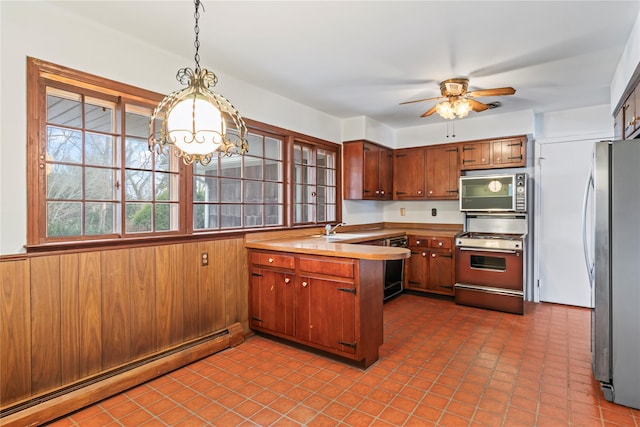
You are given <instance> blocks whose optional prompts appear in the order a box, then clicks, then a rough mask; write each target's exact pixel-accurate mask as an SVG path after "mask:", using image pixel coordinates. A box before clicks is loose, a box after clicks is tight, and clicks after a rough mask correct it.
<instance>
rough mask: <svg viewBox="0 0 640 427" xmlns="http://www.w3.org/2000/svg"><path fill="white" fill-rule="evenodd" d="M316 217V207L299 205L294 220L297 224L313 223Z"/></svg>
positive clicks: (295, 210)
mask: <svg viewBox="0 0 640 427" xmlns="http://www.w3.org/2000/svg"><path fill="white" fill-rule="evenodd" d="M315 217H316V215H315V205H303V204H297V205H296V206H295V208H294V220H295V222H297V223H306V222H313V221H314V219H315Z"/></svg>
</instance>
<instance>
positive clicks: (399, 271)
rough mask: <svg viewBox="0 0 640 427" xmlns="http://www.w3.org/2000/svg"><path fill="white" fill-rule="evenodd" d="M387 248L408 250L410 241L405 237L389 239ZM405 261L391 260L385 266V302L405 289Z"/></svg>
mask: <svg viewBox="0 0 640 427" xmlns="http://www.w3.org/2000/svg"><path fill="white" fill-rule="evenodd" d="M387 246H393V247H397V248H406V247H407V246H408V241H407V238H406V237H405V236H402V237H392V238H390V239H387ZM403 278H404V260H403V259H390V260H387V261H385V265H384V301H387V300H388V299H389V298H391V297H393V296H396V295H398V294H399V293H401V292H402V290H403V289H404V286H403V284H402V282H403Z"/></svg>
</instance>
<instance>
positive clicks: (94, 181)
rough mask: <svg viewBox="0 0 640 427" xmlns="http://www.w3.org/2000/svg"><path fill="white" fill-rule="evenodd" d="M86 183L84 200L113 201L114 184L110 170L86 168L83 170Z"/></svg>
mask: <svg viewBox="0 0 640 427" xmlns="http://www.w3.org/2000/svg"><path fill="white" fill-rule="evenodd" d="M84 179H85V183H86V189H85V196H84V198H85V199H92V200H113V199H115V189H114V188H113V184H114V182H116V178H115V172H114V171H113V170H111V169H103V168H86V169H85V170H84Z"/></svg>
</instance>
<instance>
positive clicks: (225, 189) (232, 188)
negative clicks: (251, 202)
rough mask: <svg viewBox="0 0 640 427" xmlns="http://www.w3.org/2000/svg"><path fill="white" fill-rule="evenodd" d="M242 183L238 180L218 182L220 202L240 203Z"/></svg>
mask: <svg viewBox="0 0 640 427" xmlns="http://www.w3.org/2000/svg"><path fill="white" fill-rule="evenodd" d="M241 183H242V181H240V180H239V179H221V180H220V201H221V202H240V201H242V187H241Z"/></svg>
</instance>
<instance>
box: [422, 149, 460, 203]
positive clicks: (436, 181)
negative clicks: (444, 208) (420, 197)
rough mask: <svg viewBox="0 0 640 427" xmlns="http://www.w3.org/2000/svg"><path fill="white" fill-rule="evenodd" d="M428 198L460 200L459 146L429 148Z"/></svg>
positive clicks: (427, 170)
mask: <svg viewBox="0 0 640 427" xmlns="http://www.w3.org/2000/svg"><path fill="white" fill-rule="evenodd" d="M426 174H427V177H426V179H427V198H428V199H437V200H443V199H444V200H456V199H457V198H458V178H459V177H460V167H459V163H458V146H457V145H454V144H446V145H442V146H434V147H429V148H427V168H426Z"/></svg>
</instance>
